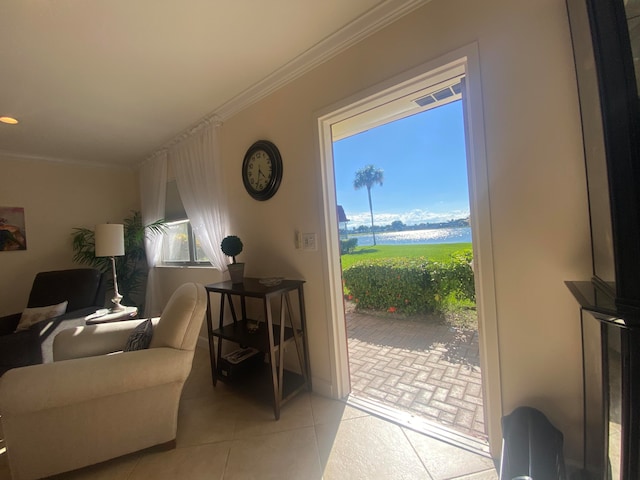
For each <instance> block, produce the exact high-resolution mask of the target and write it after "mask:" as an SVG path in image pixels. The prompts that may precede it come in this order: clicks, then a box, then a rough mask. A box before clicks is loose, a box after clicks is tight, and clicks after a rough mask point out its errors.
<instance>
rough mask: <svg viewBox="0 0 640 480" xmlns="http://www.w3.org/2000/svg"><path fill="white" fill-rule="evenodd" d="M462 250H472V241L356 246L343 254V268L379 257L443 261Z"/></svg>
mask: <svg viewBox="0 0 640 480" xmlns="http://www.w3.org/2000/svg"><path fill="white" fill-rule="evenodd" d="M461 250H471V243H441V244H430V245H376V246H375V247H372V246H370V247H356V249H355V250H354V252H353V253H348V254H345V255H342V257H341V260H342V269H343V270H346V269H347V268H349V267H350V266H351V265H353V264H354V263H358V262H361V261H368V260H373V259H379V258H395V257H405V258H417V257H426V258H427V259H429V260H433V261H436V262H441V261H444V260H447V259H448V258H449V255H451V254H452V253H454V252H459V251H461Z"/></svg>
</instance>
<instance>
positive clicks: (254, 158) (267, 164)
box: [242, 140, 282, 200]
mask: <svg viewBox="0 0 640 480" xmlns="http://www.w3.org/2000/svg"><path fill="white" fill-rule="evenodd" d="M281 181H282V157H281V156H280V152H279V151H278V147H276V146H275V145H274V144H273V143H271V142H270V141H268V140H258V141H257V142H256V143H254V144H253V145H251V146H250V147H249V150H247V153H246V154H245V156H244V161H243V162H242V182H243V183H244V188H246V189H247V192H249V195H251V196H252V197H253V198H255V199H256V200H269V199H270V198H271V197H273V196H274V195H275V193H276V192H277V191H278V187H280V182H281Z"/></svg>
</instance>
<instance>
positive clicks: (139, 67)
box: [0, 0, 427, 166]
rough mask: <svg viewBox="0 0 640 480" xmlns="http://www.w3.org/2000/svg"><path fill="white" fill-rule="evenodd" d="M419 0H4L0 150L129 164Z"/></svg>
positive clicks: (335, 50) (311, 64)
mask: <svg viewBox="0 0 640 480" xmlns="http://www.w3.org/2000/svg"><path fill="white" fill-rule="evenodd" d="M426 1H427V0H348V1H347V0H321V1H319V0H268V1H266V0H183V1H178V0H2V1H0V65H1V71H0V72H1V73H0V75H1V76H0V116H4V115H7V116H12V117H15V118H17V119H18V120H19V121H20V123H19V124H17V125H6V124H3V123H0V153H4V154H10V155H14V156H18V157H24V158H41V159H48V160H59V161H69V162H81V163H92V164H96V165H119V166H136V165H138V164H139V163H140V162H141V161H143V160H144V159H145V158H148V157H149V156H150V155H152V154H153V153H154V152H156V151H157V150H159V149H160V148H162V147H163V146H166V145H168V144H169V143H170V142H171V141H172V140H173V139H175V138H176V137H178V136H179V135H180V134H182V133H184V132H186V131H188V130H189V129H190V128H192V127H193V126H195V125H197V124H198V123H199V122H201V121H202V120H204V119H211V118H215V119H218V118H219V119H220V120H222V121H224V119H226V118H229V117H230V116H231V115H233V114H235V113H237V112H238V111H240V110H241V109H242V108H245V107H246V106H248V105H250V104H251V103H253V102H255V101H257V100H258V99H260V98H262V97H263V96H265V95H266V94H268V93H269V92H271V91H273V90H274V89H276V88H278V87H280V86H282V85H284V84H285V83H287V82H288V81H291V80H292V79H294V78H297V77H298V76H299V75H301V74H302V73H304V72H306V71H307V70H309V69H310V68H313V67H314V66H316V65H317V64H318V63H320V62H322V61H325V60H327V59H328V58H330V57H331V56H333V55H335V54H337V53H339V52H340V51H342V50H344V49H345V48H347V47H349V46H350V45H352V44H353V43H355V42H357V41H359V40H361V39H362V38H364V37H365V36H367V35H369V34H371V33H373V32H374V31H376V30H378V29H380V28H382V27H383V26H385V25H387V24H388V23H391V22H392V21H395V20H396V19H397V18H399V17H400V16H402V15H405V14H406V13H408V12H410V11H412V10H413V9H415V8H417V7H419V6H420V5H422V4H424V3H425V2H426Z"/></svg>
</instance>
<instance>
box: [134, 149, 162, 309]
mask: <svg viewBox="0 0 640 480" xmlns="http://www.w3.org/2000/svg"><path fill="white" fill-rule="evenodd" d="M166 192H167V152H166V151H163V152H160V153H158V155H156V156H155V157H153V158H151V159H150V160H147V161H146V162H145V163H144V164H143V165H142V166H141V167H140V207H141V212H140V213H141V216H142V224H143V225H149V224H150V223H153V222H155V221H157V220H161V219H163V218H164V208H165V200H166ZM144 246H145V251H146V255H147V265H148V266H149V276H148V277H147V293H146V300H145V307H144V315H145V317H157V316H159V315H160V313H161V306H160V305H159V299H160V292H159V289H160V286H159V285H158V279H157V275H156V268H155V266H156V265H157V264H158V263H159V262H160V260H161V258H162V235H154V234H153V233H151V234H150V233H149V232H147V234H146V235H145V239H144Z"/></svg>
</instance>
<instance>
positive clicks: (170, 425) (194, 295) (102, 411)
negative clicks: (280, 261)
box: [0, 283, 207, 480]
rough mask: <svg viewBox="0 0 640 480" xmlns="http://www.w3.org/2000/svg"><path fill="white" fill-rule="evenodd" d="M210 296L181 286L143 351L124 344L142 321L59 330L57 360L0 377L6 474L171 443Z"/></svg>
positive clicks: (72, 465)
mask: <svg viewBox="0 0 640 480" xmlns="http://www.w3.org/2000/svg"><path fill="white" fill-rule="evenodd" d="M206 306H207V296H206V292H205V289H204V287H203V286H202V285H199V284H195V283H187V284H185V285H182V286H181V287H180V288H178V289H177V290H176V291H175V293H174V294H173V296H172V297H171V299H170V300H169V302H168V303H167V306H166V307H165V309H164V311H163V312H162V315H161V316H160V317H159V318H156V319H153V323H154V328H153V336H152V339H151V344H150V346H149V348H148V349H146V350H137V351H132V352H121V353H117V354H112V355H106V354H107V353H113V352H116V351H119V350H122V349H123V348H124V345H125V344H126V342H127V338H128V337H129V335H130V333H131V332H132V331H133V329H134V328H135V327H136V326H137V325H138V324H139V323H140V322H141V321H140V320H128V321H123V322H116V323H106V324H99V325H90V326H84V327H75V328H71V329H66V330H64V331H62V332H61V333H59V334H58V335H57V336H56V338H55V340H54V344H53V355H54V362H53V363H48V364H46V363H45V364H42V365H33V366H28V367H23V368H16V369H12V370H10V371H8V372H7V373H5V375H4V376H2V377H1V378H0V415H1V417H2V427H3V430H4V436H5V442H6V446H7V454H8V459H9V467H10V469H11V474H12V478H13V479H14V480H18V479H32V478H40V477H44V476H50V475H54V474H57V473H61V472H66V471H70V470H75V469H77V468H81V467H84V466H87V465H91V464H94V463H98V462H102V461H105V460H109V459H111V458H115V457H118V456H121V455H124V454H127V453H131V452H135V451H139V450H142V449H145V448H148V447H152V446H156V445H170V446H175V438H176V431H177V419H178V405H179V401H180V395H181V393H182V387H183V385H184V382H185V381H186V379H187V377H188V375H189V373H190V371H191V364H192V361H193V355H194V349H195V346H196V342H197V339H198V334H199V332H200V326H201V324H202V321H203V319H204V315H205V312H206Z"/></svg>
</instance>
